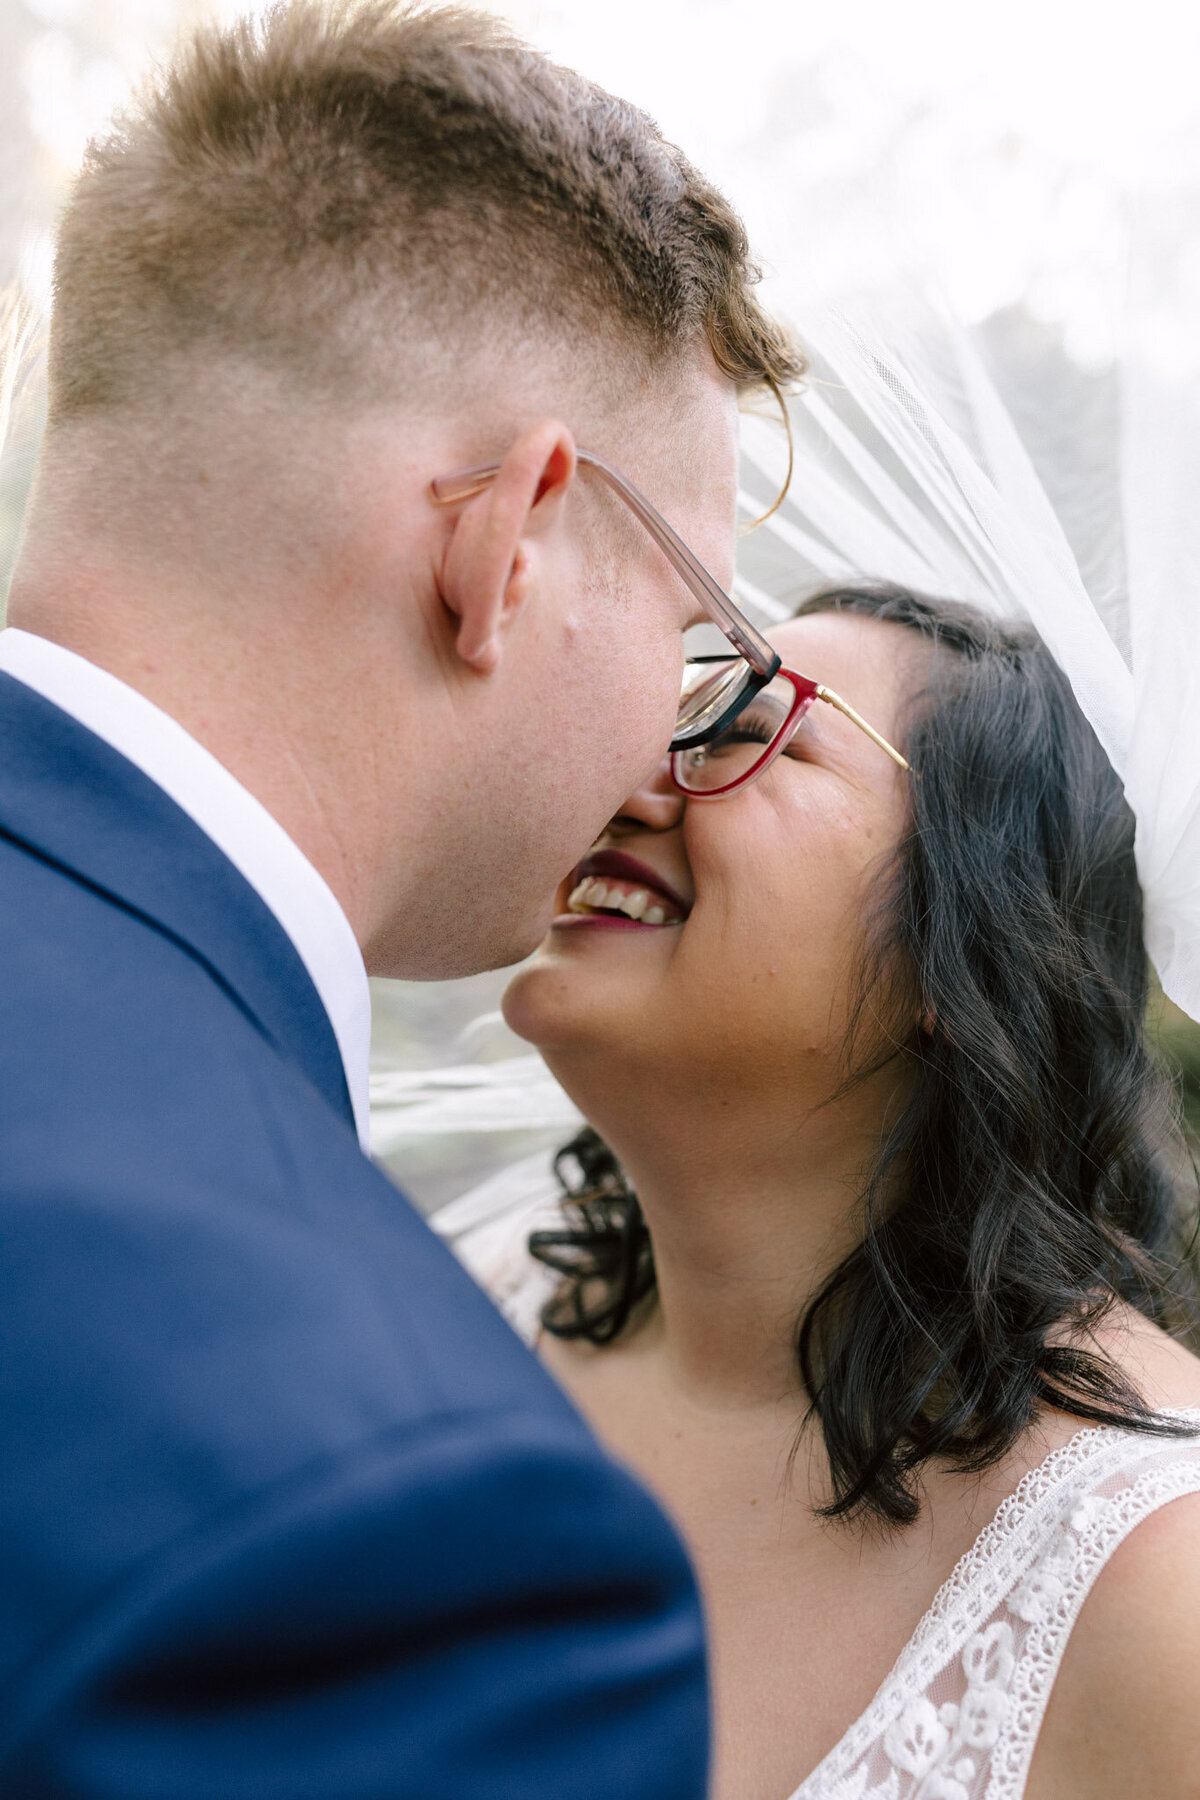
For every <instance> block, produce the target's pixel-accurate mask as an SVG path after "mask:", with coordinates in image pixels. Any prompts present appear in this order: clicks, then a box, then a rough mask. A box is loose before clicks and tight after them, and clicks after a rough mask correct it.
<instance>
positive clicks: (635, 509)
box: [430, 450, 779, 675]
mask: <svg viewBox="0 0 1200 1800" xmlns="http://www.w3.org/2000/svg"><path fill="white" fill-rule="evenodd" d="M575 454H576V457H577V459H578V461H579V462H581V463H583V464H585V465H586V466H587V467H588V468H589V469H594V470H595V471H596V473H597V475H599V476H600V478H601V480H602V481H605V482H607V483H608V485H609V487H611V488H612V489H613V490H614V492H615V493H617V494H618V495H619V496H620V498H621V499H622V500H623V501H624V502H625V504H626V506H627V507H628V508H629V510H630V512H632V513H633V514H634V515H635V516H636V518H637V519H638V520H640V522H641V524H642V525H643V526H644V527H645V529H646V530H647V531H648V532H649V534H650V536H651V537H652V538H653V539H654V541H655V543H656V544H657V545H658V547H659V549H660V550H661V551H662V553H663V555H664V556H665V557H666V558H667V560H668V562H670V563H671V564H673V566H674V567H675V568H676V569H677V570H678V571H679V573H680V575H682V576H683V578H684V580H685V581H686V582H687V584H688V586H689V587H690V588H691V590H692V592H693V593H694V594H695V596H696V598H697V599H698V600H699V601H700V603H701V604H702V605H703V606H704V608H705V610H706V612H707V613H708V615H709V617H710V619H712V621H713V623H714V624H716V625H719V626H720V628H721V630H722V631H723V632H724V633H725V636H726V637H727V638H728V639H729V641H730V643H732V644H733V645H735V646H736V648H737V649H738V650H739V651H740V652H741V654H742V655H743V656H744V657H745V659H746V661H747V662H748V663H749V664H750V666H751V668H752V669H756V670H757V671H758V673H759V674H760V675H768V674H773V673H774V671H775V670H776V669H777V668H778V667H779V658H778V656H777V655H776V653H775V651H774V650H773V649H772V648H771V646H770V644H769V643H768V642H767V640H766V638H765V637H763V635H762V633H761V632H760V631H757V630H756V629H755V627H754V626H753V625H752V624H751V623H750V621H749V619H748V618H747V617H746V615H745V614H744V613H743V612H742V611H741V610H740V609H739V608H738V607H737V606H735V605H734V603H733V601H732V600H731V599H730V598H729V596H728V594H727V593H726V592H725V590H724V588H723V587H721V586H720V584H719V583H718V582H716V581H714V580H713V578H712V576H711V575H710V574H709V572H708V570H707V569H706V568H705V567H704V564H703V563H702V562H700V561H699V559H698V558H697V557H695V556H694V555H693V554H692V552H691V551H690V550H689V549H688V547H687V545H686V544H685V543H684V541H683V539H682V538H681V537H680V536H679V534H678V533H677V532H676V531H675V530H674V529H673V528H672V527H671V526H670V525H668V524H667V521H666V520H665V519H664V518H663V516H662V514H661V513H660V512H658V511H657V510H656V508H654V507H653V506H651V504H650V502H649V501H648V500H647V499H646V497H645V496H644V495H643V494H640V493H639V492H638V490H637V488H635V487H634V486H633V483H632V482H629V481H626V479H625V477H624V476H623V475H619V474H618V473H617V471H616V470H615V469H614V468H611V467H610V466H609V464H608V463H606V462H603V461H602V460H601V458H600V457H598V456H593V455H592V454H591V452H590V451H588V450H577V451H576V453H575ZM499 470H500V465H499V463H485V464H483V465H481V466H480V467H479V468H477V469H463V470H462V471H461V472H460V473H459V474H457V475H445V476H441V477H439V479H438V480H436V481H434V482H432V483H431V484H430V485H431V489H432V492H433V497H434V499H435V500H436V501H438V502H439V504H440V505H442V506H453V505H458V504H460V503H461V502H462V501H464V500H473V499H474V498H475V495H476V494H481V493H482V492H483V490H484V489H485V488H486V487H490V485H491V483H492V482H493V481H494V480H495V479H496V476H497V474H498V473H499Z"/></svg>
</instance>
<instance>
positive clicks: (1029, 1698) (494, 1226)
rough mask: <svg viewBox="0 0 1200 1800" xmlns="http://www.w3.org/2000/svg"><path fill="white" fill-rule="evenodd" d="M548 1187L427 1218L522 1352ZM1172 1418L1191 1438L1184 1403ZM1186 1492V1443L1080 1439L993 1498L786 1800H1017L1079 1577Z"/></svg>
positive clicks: (549, 1282)
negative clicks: (887, 1663) (910, 1626)
mask: <svg viewBox="0 0 1200 1800" xmlns="http://www.w3.org/2000/svg"><path fill="white" fill-rule="evenodd" d="M514 1177H515V1179H514ZM518 1189H519V1190H520V1191H521V1193H522V1201H521V1203H520V1204H516V1205H514V1201H513V1196H514V1193H515V1191H517V1190H518ZM558 1192H559V1190H558V1188H557V1184H556V1183H555V1182H554V1181H553V1178H552V1177H550V1176H547V1177H546V1179H545V1181H544V1182H543V1183H540V1184H537V1183H532V1184H531V1182H530V1171H529V1169H528V1167H525V1166H523V1165H519V1166H518V1169H517V1170H514V1171H511V1172H510V1173H509V1174H508V1175H507V1176H500V1177H498V1178H497V1179H496V1180H495V1181H493V1182H489V1183H486V1184H485V1185H484V1186H483V1187H482V1188H480V1189H478V1190H476V1191H475V1193H473V1194H471V1195H468V1196H466V1197H465V1198H464V1200H463V1201H460V1202H454V1203H452V1204H451V1205H450V1206H448V1207H444V1208H443V1209H442V1210H441V1212H440V1213H438V1214H435V1216H434V1217H433V1219H432V1220H431V1221H430V1222H431V1224H433V1226H434V1227H435V1229H437V1230H438V1231H440V1232H441V1234H442V1235H443V1236H444V1237H445V1238H446V1239H447V1241H448V1242H450V1243H451V1244H452V1245H453V1247H454V1249H455V1250H456V1252H457V1253H458V1254H459V1255H460V1256H461V1258H462V1260H463V1262H464V1263H465V1264H466V1266H467V1267H468V1268H469V1269H470V1270H471V1272H472V1274H474V1275H475V1277H476V1279H477V1280H479V1281H480V1282H481V1283H482V1285H483V1286H484V1287H485V1288H487V1290H488V1291H489V1292H490V1293H491V1294H492V1296H493V1298H494V1299H495V1300H496V1302H497V1304H498V1305H499V1306H500V1307H501V1309H502V1310H503V1312H504V1313H505V1314H506V1316H507V1317H508V1319H509V1320H510V1322H511V1323H512V1325H513V1326H514V1328H515V1329H516V1330H517V1331H518V1332H519V1333H520V1335H521V1336H522V1337H524V1338H525V1340H526V1342H528V1343H532V1342H533V1341H534V1338H535V1336H536V1333H537V1320H538V1314H539V1312H540V1310H541V1307H542V1304H543V1302H544V1301H545V1299H546V1298H547V1296H548V1294H549V1292H550V1291H551V1289H552V1288H553V1285H554V1277H553V1276H552V1275H551V1274H550V1272H549V1271H548V1270H546V1269H544V1268H543V1267H542V1266H541V1265H540V1264H537V1263H535V1262H533V1261H532V1259H531V1258H530V1256H529V1254H528V1251H527V1250H526V1248H525V1245H526V1241H527V1238H528V1234H529V1231H530V1230H531V1229H536V1228H537V1227H538V1226H540V1225H543V1224H547V1223H550V1222H551V1221H552V1220H553V1219H554V1218H555V1217H556V1216H557V1205H556V1197H557V1195H558ZM1172 1416H1174V1417H1178V1418H1180V1419H1184V1420H1187V1421H1189V1422H1191V1423H1194V1424H1195V1425H1196V1426H1197V1427H1198V1428H1200V1408H1198V1409H1196V1410H1195V1411H1192V1412H1183V1413H1178V1414H1175V1415H1172ZM1198 1492H1200V1439H1191V1438H1185V1439H1163V1438H1145V1437H1140V1436H1138V1435H1136V1434H1135V1433H1132V1432H1125V1431H1115V1430H1108V1429H1089V1430H1084V1431H1080V1432H1079V1433H1078V1434H1077V1435H1076V1436H1075V1437H1073V1438H1072V1439H1071V1441H1070V1443H1068V1444H1066V1445H1065V1446H1064V1447H1063V1448H1062V1449H1059V1450H1056V1451H1054V1452H1053V1454H1052V1455H1050V1456H1048V1457H1047V1458H1046V1460H1045V1462H1043V1463H1040V1464H1039V1465H1038V1467H1037V1468H1036V1469H1032V1470H1031V1471H1030V1472H1029V1474H1028V1475H1026V1476H1025V1478H1024V1480H1023V1481H1022V1482H1021V1484H1020V1486H1019V1487H1018V1488H1017V1490H1016V1492H1015V1493H1014V1494H1011V1495H1010V1496H1009V1498H1008V1499H1007V1500H1005V1501H1004V1502H1003V1503H1002V1505H1001V1506H1000V1508H999V1510H998V1511H997V1513H996V1515H995V1517H994V1518H993V1519H992V1521H991V1523H990V1524H989V1525H987V1526H985V1527H984V1529H983V1531H981V1532H980V1534H979V1536H978V1538H976V1540H975V1543H974V1544H973V1545H972V1547H971V1549H970V1550H969V1551H968V1552H967V1554H966V1555H965V1556H964V1557H963V1558H962V1560H961V1561H960V1563H959V1564H958V1567H957V1568H956V1569H955V1570H954V1572H953V1574H952V1575H951V1576H950V1578H949V1580H947V1581H946V1582H945V1583H944V1584H943V1585H942V1587H941V1588H940V1589H939V1591H938V1593H937V1595H936V1597H935V1599H934V1601H933V1604H932V1606H931V1607H930V1608H929V1611H928V1612H927V1613H926V1614H925V1616H924V1618H923V1619H922V1620H921V1622H920V1624H919V1625H918V1626H917V1629H916V1631H915V1632H914V1633H913V1635H912V1637H911V1638H910V1639H909V1641H908V1643H907V1644H906V1645H905V1646H904V1648H903V1649H902V1650H901V1652H900V1655H899V1657H898V1658H897V1660H896V1663H895V1665H894V1666H893V1668H892V1671H891V1674H890V1675H889V1676H888V1677H887V1679H886V1681H884V1683H883V1685H882V1686H881V1687H880V1689H879V1691H878V1693H877V1694H876V1695H875V1698H874V1699H873V1700H872V1702H871V1704H870V1705H869V1706H868V1707H867V1709H866V1711H865V1712H864V1713H863V1714H862V1716H861V1717H860V1718H858V1719H857V1720H856V1721H855V1722H854V1724H853V1725H852V1726H851V1727H850V1729H849V1730H848V1731H847V1732H846V1734H845V1736H844V1737H843V1738H841V1740H840V1741H839V1742H838V1743H837V1744H836V1745H835V1746H834V1748H833V1749H832V1750H831V1751H830V1752H829V1754H828V1756H826V1757H825V1758H824V1760H823V1761H822V1762H821V1763H819V1764H818V1766H817V1767H816V1768H815V1769H814V1770H813V1772H812V1774H811V1775H809V1776H808V1778H807V1780H805V1781H803V1782H801V1784H800V1786H799V1787H798V1788H797V1789H796V1790H795V1792H794V1794H792V1795H791V1796H790V1797H789V1800H1019V1797H1020V1796H1021V1795H1023V1794H1024V1792H1025V1783H1026V1779H1027V1777H1028V1774H1029V1766H1030V1763H1031V1761H1032V1759H1033V1752H1034V1747H1035V1745H1036V1743H1037V1736H1038V1731H1039V1729H1040V1728H1041V1723H1042V1718H1043V1715H1044V1713H1045V1710H1046V1703H1047V1701H1048V1699H1049V1697H1050V1690H1051V1687H1052V1686H1053V1684H1054V1678H1055V1675H1056V1674H1057V1672H1058V1668H1059V1664H1060V1663H1061V1661H1062V1656H1063V1652H1064V1650H1065V1649H1066V1645H1067V1640H1068V1638H1069V1637H1070V1635H1071V1629H1072V1626H1073V1625H1074V1623H1075V1620H1076V1619H1077V1618H1078V1616H1079V1612H1080V1609H1081V1607H1082V1606H1083V1602H1084V1600H1085V1599H1086V1598H1087V1595H1088V1592H1089V1590H1090V1588H1091V1586H1092V1583H1093V1582H1094V1581H1095V1579H1096V1577H1097V1575H1098V1574H1099V1572H1100V1570H1101V1569H1102V1568H1103V1567H1104V1564H1105V1562H1106V1561H1107V1560H1108V1558H1109V1557H1110V1556H1111V1555H1112V1553H1113V1551H1114V1550H1115V1549H1116V1548H1117V1546H1118V1545H1119V1544H1120V1543H1121V1542H1122V1540H1123V1539H1124V1538H1126V1537H1127V1536H1128V1535H1129V1533H1130V1532H1131V1531H1132V1530H1133V1529H1134V1528H1135V1526H1137V1525H1139V1524H1140V1523H1141V1521H1142V1520H1143V1519H1145V1518H1147V1517H1148V1516H1149V1515H1150V1514H1151V1513H1152V1512H1154V1511H1155V1510H1156V1509H1157V1508H1158V1507H1160V1506H1165V1505H1166V1504H1167V1502H1168V1501H1171V1500H1174V1499H1177V1498H1178V1497H1179V1496H1180V1495H1183V1494H1192V1493H1198ZM780 1800H784V1797H783V1796H781V1797H780Z"/></svg>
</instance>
